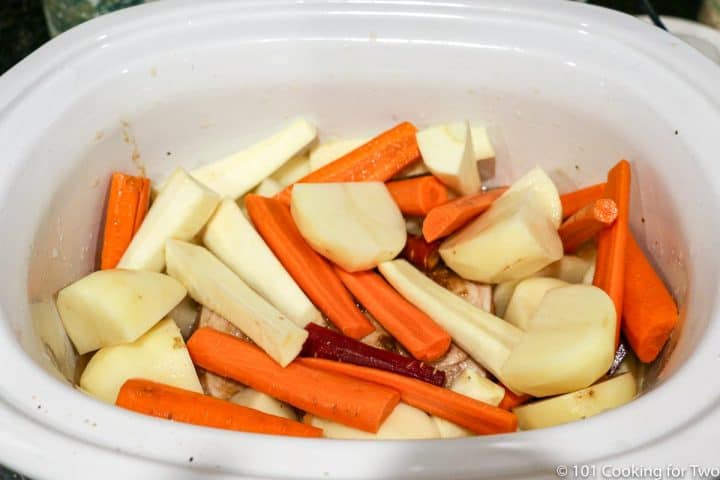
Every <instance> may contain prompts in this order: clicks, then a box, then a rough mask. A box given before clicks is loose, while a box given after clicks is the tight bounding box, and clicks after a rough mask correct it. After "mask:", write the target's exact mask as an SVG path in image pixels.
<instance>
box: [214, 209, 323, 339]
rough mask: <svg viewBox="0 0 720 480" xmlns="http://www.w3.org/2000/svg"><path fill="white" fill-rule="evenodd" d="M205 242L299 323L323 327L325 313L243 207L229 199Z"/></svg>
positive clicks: (238, 273) (218, 211)
mask: <svg viewBox="0 0 720 480" xmlns="http://www.w3.org/2000/svg"><path fill="white" fill-rule="evenodd" d="M203 243H204V244H205V245H206V246H207V247H208V249H210V251H211V252H213V253H214V254H215V255H216V256H217V257H218V258H219V259H220V260H222V262H223V263H225V265H227V266H228V267H230V270H232V271H233V272H235V274H237V275H238V276H239V277H240V278H241V279H242V280H243V281H244V282H245V283H247V284H248V285H249V286H250V287H252V288H253V290H255V291H256V292H257V293H259V294H260V295H261V296H262V297H263V298H265V300H267V301H268V302H269V303H271V304H272V305H273V306H274V307H275V308H277V309H278V310H280V312H282V313H283V314H284V315H285V316H287V317H288V318H289V319H290V320H292V321H293V322H295V323H296V324H298V325H300V326H301V327H304V326H305V325H307V324H308V323H310V322H314V323H318V324H322V323H323V320H322V314H321V313H320V311H319V310H318V309H317V308H315V306H314V305H313V304H312V302H311V301H310V299H308V297H307V296H306V295H305V293H303V291H302V290H301V289H300V287H299V286H298V285H297V283H295V280H293V278H292V277H291V276H290V274H289V273H288V272H287V271H286V270H285V268H284V267H283V266H282V264H281V263H280V261H279V260H278V259H277V258H276V257H275V254H274V253H273V252H272V251H271V250H270V248H269V247H268V246H267V244H265V241H264V240H263V239H262V237H260V235H259V234H258V233H257V231H256V230H255V228H253V226H252V224H251V223H250V220H248V219H247V218H246V217H245V215H243V213H242V212H241V211H240V207H238V206H237V204H236V203H235V202H234V201H233V200H232V199H230V198H226V199H225V200H224V201H223V202H222V203H221V204H220V206H219V207H218V209H217V211H216V212H215V214H214V215H213V217H212V218H211V219H210V221H209V222H208V225H207V227H206V228H205V233H204V235H203Z"/></svg>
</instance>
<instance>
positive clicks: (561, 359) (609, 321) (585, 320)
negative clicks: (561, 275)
mask: <svg viewBox="0 0 720 480" xmlns="http://www.w3.org/2000/svg"><path fill="white" fill-rule="evenodd" d="M615 328H616V316H615V306H614V304H613V302H612V300H611V299H610V297H609V296H608V295H607V294H606V293H605V292H603V291H602V290H600V289H599V288H597V287H592V286H589V285H570V286H568V287H559V288H554V289H552V290H550V291H548V292H547V293H546V294H545V296H544V297H543V300H542V302H540V305H539V306H538V308H537V310H536V311H535V314H534V315H533V316H532V318H531V319H530V321H529V322H528V326H527V328H526V330H525V335H524V336H523V337H522V339H521V340H520V342H519V343H518V344H517V345H516V346H515V348H513V350H512V352H511V353H510V355H509V356H508V359H507V361H506V362H505V364H504V365H503V367H502V374H503V377H502V378H503V382H505V384H506V385H507V386H508V387H510V388H512V389H513V390H518V391H521V392H525V393H529V394H530V395H533V396H535V397H547V396H551V395H560V394H563V393H568V392H574V391H576V390H579V389H581V388H585V387H587V386H589V385H592V384H593V382H595V381H596V380H597V379H598V378H600V377H601V376H603V375H604V374H605V372H607V371H608V369H609V368H610V366H611V365H612V362H613V358H614V356H615Z"/></svg>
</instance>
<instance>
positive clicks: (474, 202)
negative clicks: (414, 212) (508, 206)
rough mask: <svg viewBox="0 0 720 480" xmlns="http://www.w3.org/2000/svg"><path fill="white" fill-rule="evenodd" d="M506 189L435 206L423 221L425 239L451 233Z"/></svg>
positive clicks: (432, 238)
mask: <svg viewBox="0 0 720 480" xmlns="http://www.w3.org/2000/svg"><path fill="white" fill-rule="evenodd" d="M505 190H507V187H502V188H496V189H493V190H489V191H487V192H481V193H476V194H475V195H467V196H465V197H460V198H458V199H455V200H453V201H452V202H448V203H446V204H444V205H440V206H439V207H435V208H433V209H432V210H430V212H428V214H427V216H426V217H425V220H424V221H423V236H424V237H425V240H427V241H428V242H432V241H433V240H437V239H438V238H441V237H446V236H448V235H450V234H451V233H453V232H454V231H456V230H458V229H459V228H460V227H462V226H464V225H465V224H467V223H468V222H469V221H470V220H472V219H473V218H475V217H477V216H478V215H480V214H481V213H483V212H484V211H485V210H487V209H488V208H490V205H492V203H493V202H494V201H495V199H497V198H498V197H499V196H500V195H502V194H503V193H505Z"/></svg>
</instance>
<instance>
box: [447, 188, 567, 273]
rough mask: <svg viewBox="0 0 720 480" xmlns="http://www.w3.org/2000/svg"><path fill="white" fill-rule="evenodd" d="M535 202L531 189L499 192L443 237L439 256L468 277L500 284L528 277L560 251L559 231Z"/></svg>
mask: <svg viewBox="0 0 720 480" xmlns="http://www.w3.org/2000/svg"><path fill="white" fill-rule="evenodd" d="M539 203H541V199H540V198H539V194H538V193H537V192H535V191H534V190H532V189H527V190H525V191H523V192H517V193H515V194H514V195H511V196H508V197H506V196H505V195H503V196H502V197H500V198H499V199H498V200H496V201H495V203H494V204H493V206H492V207H490V209H489V210H488V211H487V212H485V213H484V214H483V215H481V216H480V217H479V218H478V219H477V220H475V221H473V222H472V223H470V224H469V225H468V226H466V227H464V228H463V229H462V230H460V231H459V232H457V233H455V234H454V235H452V236H451V237H450V238H448V239H447V240H445V242H443V244H442V245H441V246H440V256H441V257H442V258H443V260H444V261H445V263H446V264H447V266H448V267H450V268H451V269H452V270H454V271H455V272H456V273H457V274H458V275H460V276H461V277H464V278H466V279H468V280H475V281H478V282H483V283H501V282H507V281H511V280H519V279H522V278H525V277H529V276H530V275H532V274H534V273H536V272H537V271H539V270H541V269H542V268H544V267H546V266H547V265H549V264H550V263H552V262H554V261H556V260H559V259H560V258H562V255H563V248H562V242H561V241H560V237H559V236H558V233H557V230H556V228H555V226H554V225H553V223H552V221H551V219H550V218H549V217H548V216H547V215H546V214H545V213H544V211H543V210H541V209H539V208H538V207H537V205H538V204H539Z"/></svg>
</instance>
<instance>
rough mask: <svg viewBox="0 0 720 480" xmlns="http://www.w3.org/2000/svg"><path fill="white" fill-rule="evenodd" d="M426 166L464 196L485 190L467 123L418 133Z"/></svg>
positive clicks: (448, 125)
mask: <svg viewBox="0 0 720 480" xmlns="http://www.w3.org/2000/svg"><path fill="white" fill-rule="evenodd" d="M416 136H417V143H418V147H419V148H420V153H421V154H422V158H423V162H424V163H425V165H426V166H427V167H428V169H430V171H431V172H432V173H433V175H435V176H436V177H437V178H438V179H439V180H440V181H441V182H443V183H444V184H445V185H447V186H448V187H450V188H452V189H453V190H455V191H456V192H457V193H459V194H461V195H470V194H473V193H477V192H478V191H480V187H481V186H482V184H481V182H480V174H479V173H478V169H477V159H476V158H475V151H474V150H473V143H472V135H471V133H470V126H469V125H468V123H467V122H456V123H449V124H445V125H435V126H432V127H429V128H426V129H424V130H421V131H419V132H418V133H417V135H416Z"/></svg>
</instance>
